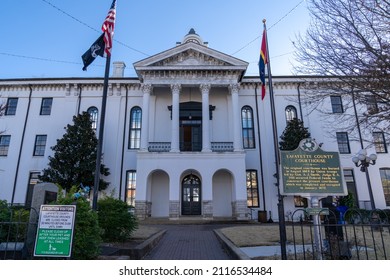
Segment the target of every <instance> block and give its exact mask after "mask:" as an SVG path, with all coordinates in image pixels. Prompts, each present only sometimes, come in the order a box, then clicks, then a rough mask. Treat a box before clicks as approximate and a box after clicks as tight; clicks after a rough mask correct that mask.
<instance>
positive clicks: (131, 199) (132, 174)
mask: <svg viewBox="0 0 390 280" xmlns="http://www.w3.org/2000/svg"><path fill="white" fill-rule="evenodd" d="M136 181H137V173H136V171H135V170H129V171H127V172H126V203H127V204H128V205H131V206H133V207H135V190H136Z"/></svg>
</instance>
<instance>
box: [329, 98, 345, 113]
mask: <svg viewBox="0 0 390 280" xmlns="http://www.w3.org/2000/svg"><path fill="white" fill-rule="evenodd" d="M330 103H331V104H332V112H333V113H344V108H343V102H342V101H341V96H340V95H336V96H331V97H330Z"/></svg>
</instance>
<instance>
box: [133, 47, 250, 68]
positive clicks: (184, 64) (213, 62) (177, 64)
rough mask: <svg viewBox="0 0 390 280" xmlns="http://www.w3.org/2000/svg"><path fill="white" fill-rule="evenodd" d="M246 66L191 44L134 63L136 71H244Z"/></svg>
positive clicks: (229, 57)
mask: <svg viewBox="0 0 390 280" xmlns="http://www.w3.org/2000/svg"><path fill="white" fill-rule="evenodd" d="M247 66H248V63H247V62H245V61H242V60H240V59H237V58H234V57H232V56H230V55H227V54H224V53H221V52H218V51H216V50H213V49H210V48H208V47H205V46H201V45H199V44H196V43H191V42H189V43H185V44H182V45H179V46H177V47H175V48H172V49H170V50H167V51H165V52H162V53H159V54H157V55H154V56H151V57H149V58H146V59H144V60H141V61H138V62H136V63H134V67H135V69H136V70H141V69H142V70H146V68H150V70H152V69H156V70H157V68H158V69H159V70H163V69H171V70H172V69H174V68H177V69H178V70H179V69H189V68H191V67H194V68H195V69H199V68H204V69H207V68H210V67H211V68H214V69H215V67H221V68H230V67H233V68H237V67H239V68H243V70H245V69H246V67H247Z"/></svg>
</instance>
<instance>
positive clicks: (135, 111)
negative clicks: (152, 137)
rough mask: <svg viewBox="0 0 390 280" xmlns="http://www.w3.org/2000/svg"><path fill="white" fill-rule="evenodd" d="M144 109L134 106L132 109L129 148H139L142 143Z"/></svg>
mask: <svg viewBox="0 0 390 280" xmlns="http://www.w3.org/2000/svg"><path fill="white" fill-rule="evenodd" d="M141 121H142V110H141V108H140V107H133V108H132V109H131V111H130V133H129V149H139V148H140V145H141Z"/></svg>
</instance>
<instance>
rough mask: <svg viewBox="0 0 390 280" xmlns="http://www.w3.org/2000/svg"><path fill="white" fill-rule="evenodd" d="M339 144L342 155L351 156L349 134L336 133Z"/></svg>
mask: <svg viewBox="0 0 390 280" xmlns="http://www.w3.org/2000/svg"><path fill="white" fill-rule="evenodd" d="M336 137H337V144H338V146H339V152H340V154H350V153H351V149H350V147H349V140H348V133H347V132H336Z"/></svg>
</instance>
